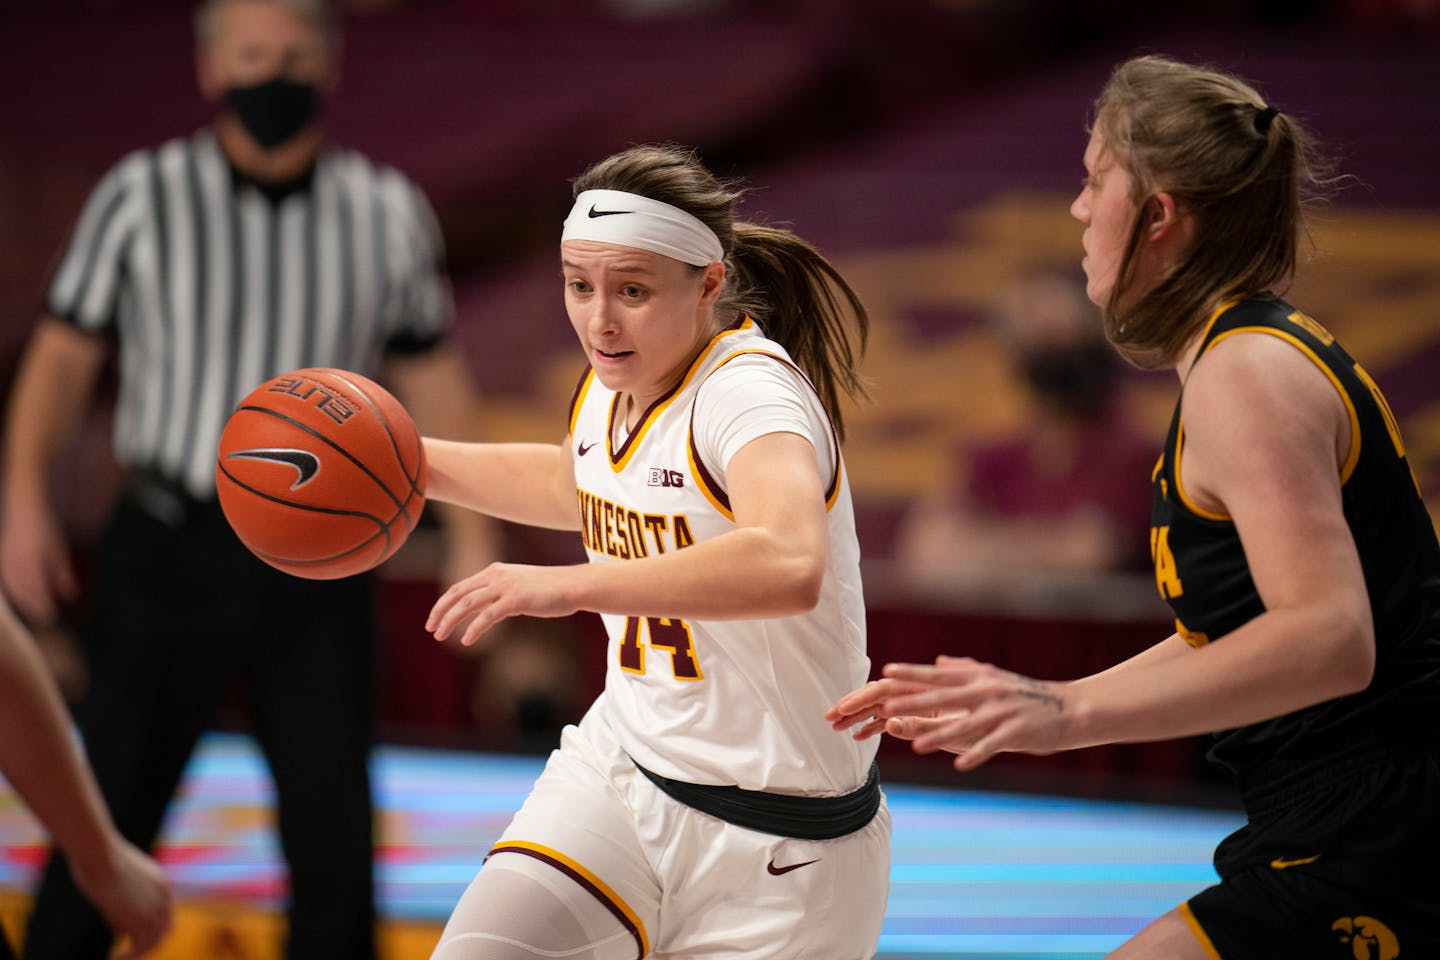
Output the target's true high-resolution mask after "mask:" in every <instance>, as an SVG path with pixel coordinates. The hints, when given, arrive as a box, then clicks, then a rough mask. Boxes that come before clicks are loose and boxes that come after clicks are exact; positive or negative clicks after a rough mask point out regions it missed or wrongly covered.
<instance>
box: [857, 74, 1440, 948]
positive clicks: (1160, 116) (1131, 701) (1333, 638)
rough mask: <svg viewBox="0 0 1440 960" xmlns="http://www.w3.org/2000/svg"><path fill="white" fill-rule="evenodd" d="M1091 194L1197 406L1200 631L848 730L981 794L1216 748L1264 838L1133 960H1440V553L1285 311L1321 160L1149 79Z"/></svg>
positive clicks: (1354, 400) (1117, 93) (1119, 326)
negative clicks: (1067, 768) (1043, 761)
mask: <svg viewBox="0 0 1440 960" xmlns="http://www.w3.org/2000/svg"><path fill="white" fill-rule="evenodd" d="M1085 168H1086V179H1085V184H1084V187H1083V189H1082V191H1081V193H1080V195H1079V197H1078V198H1077V199H1076V200H1075V203H1074V204H1073V206H1072V207H1071V212H1072V214H1073V215H1074V216H1075V217H1076V218H1077V219H1078V220H1079V221H1080V222H1081V223H1083V224H1084V225H1085V235H1084V240H1083V244H1084V249H1085V254H1086V257H1085V261H1084V268H1085V273H1086V277H1087V280H1088V284H1087V292H1088V294H1089V296H1090V298H1091V300H1093V301H1094V302H1095V303H1096V304H1098V305H1100V306H1101V307H1102V308H1103V315H1104V322H1105V327H1106V333H1107V335H1108V336H1109V338H1110V340H1111V342H1112V343H1114V344H1115V346H1116V347H1117V349H1119V350H1120V352H1121V353H1122V354H1124V355H1125V356H1126V357H1127V358H1128V359H1130V360H1131V361H1132V362H1134V363H1136V364H1137V365H1139V366H1143V367H1147V368H1152V369H1158V368H1172V369H1174V370H1175V371H1176V373H1177V374H1178V375H1179V377H1180V381H1181V384H1182V392H1181V399H1180V402H1179V403H1178V404H1177V406H1176V410H1175V416H1174V419H1173V421H1172V424H1171V428H1170V433H1169V437H1168V439H1167V441H1166V444H1165V449H1164V453H1163V455H1162V456H1161V458H1160V462H1159V463H1158V464H1157V465H1156V468H1155V472H1154V476H1153V484H1154V493H1153V498H1154V509H1153V525H1152V530H1151V535H1150V537H1151V552H1152V555H1153V557H1154V561H1155V573H1156V580H1157V583H1158V585H1159V588H1160V591H1161V593H1162V595H1164V597H1165V598H1166V599H1167V601H1169V603H1170V605H1171V607H1172V609H1173V610H1174V612H1175V616H1176V631H1175V633H1174V634H1173V635H1172V636H1171V637H1170V638H1168V639H1166V640H1164V641H1162V642H1160V643H1158V644H1156V645H1155V646H1154V647H1151V648H1150V649H1148V650H1146V651H1144V652H1142V653H1140V654H1139V655H1137V656H1135V657H1133V658H1131V659H1130V660H1128V661H1126V662H1124V663H1122V664H1119V665H1118V666H1115V667H1112V668H1110V669H1109V670H1106V671H1104V672H1102V673H1099V674H1096V675H1094V676H1090V677H1086V678H1084V679H1081V680H1076V681H1072V682H1069V683H1054V682H1043V681H1039V680H1033V679H1030V678H1027V677H1021V676H1017V675H1015V674H1012V673H1008V672H1006V671H1003V670H1000V669H997V668H996V667H994V666H991V665H988V664H982V663H977V662H974V661H972V660H968V659H962V658H952V657H940V658H938V659H937V660H936V662H935V663H934V664H933V665H916V664H890V665H888V666H887V667H886V668H885V671H884V672H885V679H882V680H879V681H875V682H873V683H871V684H868V685H867V686H865V687H862V688H861V689H860V690H857V691H855V692H854V693H851V694H849V695H847V696H846V697H844V698H842V699H841V700H840V701H838V702H837V703H836V704H835V706H834V707H832V708H831V710H830V712H829V714H828V717H829V719H830V720H831V722H832V723H833V725H834V726H835V727H836V729H849V728H855V734H854V735H855V736H856V737H868V736H874V735H876V734H878V733H880V732H882V731H883V732H887V733H890V734H891V735H893V736H897V737H901V738H903V739H907V740H912V741H913V742H914V747H915V749H916V750H917V751H919V752H922V753H925V752H931V751H935V750H942V749H943V750H948V751H951V752H953V753H955V754H956V755H957V756H956V758H955V761H954V764H955V767H956V769H959V770H971V769H974V768H975V767H977V766H978V765H980V764H981V763H984V762H985V761H986V760H987V759H989V758H990V757H991V756H993V755H994V754H996V753H998V752H1002V751H1019V752H1026V753H1050V752H1054V751H1057V750H1068V749H1074V748H1077V747H1084V746H1090V745H1094V744H1100V743H1117V742H1134V741H1147V740H1159V739H1167V738H1172V737H1181V736H1189V735H1192V734H1198V733H1213V734H1214V735H1215V742H1214V749H1213V750H1212V752H1211V757H1212V759H1214V760H1215V761H1217V762H1219V763H1221V764H1224V765H1225V766H1226V767H1228V768H1229V769H1230V770H1231V771H1232V772H1233V774H1234V776H1235V779H1236V781H1237V783H1238V784H1239V787H1240V792H1241V797H1242V800H1243V803H1244V806H1245V810H1246V813H1247V816H1248V823H1247V824H1246V825H1245V826H1244V827H1243V828H1241V829H1240V830H1239V831H1237V832H1236V833H1235V834H1233V835H1232V836H1230V837H1229V838H1227V839H1226V840H1225V841H1224V842H1222V843H1221V845H1220V847H1219V849H1218V850H1217V851H1216V854H1215V867H1216V869H1217V871H1218V872H1219V874H1220V878H1221V880H1220V882H1219V883H1218V884H1216V885H1215V886H1212V887H1210V888H1208V889H1206V890H1204V891H1202V892H1201V893H1199V894H1198V895H1196V896H1195V897H1193V898H1191V899H1190V900H1189V901H1188V902H1187V903H1184V904H1181V905H1180V906H1179V907H1177V908H1176V909H1175V910H1172V911H1170V912H1169V913H1167V914H1165V915H1164V916H1162V917H1160V918H1159V919H1157V920H1156V921H1154V922H1153V923H1151V924H1150V925H1149V926H1147V927H1146V928H1145V929H1144V930H1142V931H1140V932H1139V933H1138V934H1136V936H1135V937H1134V938H1133V939H1131V940H1130V941H1129V942H1127V943H1126V944H1124V945H1123V946H1121V947H1120V948H1119V949H1118V950H1116V951H1115V952H1114V953H1113V954H1111V956H1112V957H1113V958H1120V960H1137V958H1158V957H1165V958H1177V960H1204V958H1216V957H1221V958H1224V960H1250V958H1253V960H1261V958H1264V960H1275V958H1296V960H1299V958H1304V960H1325V958H1330V957H1333V958H1336V960H1347V958H1360V960H1395V958H1397V957H1400V956H1402V955H1403V956H1404V957H1440V872H1437V871H1436V869H1435V864H1436V863H1437V862H1440V816H1437V811H1440V546H1437V542H1436V536H1435V528H1434V525H1433V523H1432V522H1431V519H1430V517H1429V515H1428V514H1427V513H1426V510H1425V506H1424V503H1423V501H1422V500H1421V498H1420V494H1419V490H1418V488H1417V484H1416V481H1415V478H1414V475H1413V474H1412V472H1411V470H1410V467H1409V464H1408V462H1407V460H1406V458H1405V446H1404V442H1403V440H1402V438H1401V435H1400V431H1399V429H1398V427H1397V426H1396V423H1395V418H1394V416H1393V415H1392V414H1391V412H1390V409H1389V407H1388V406H1387V404H1386V402H1385V399H1384V396H1383V395H1382V394H1381V392H1380V389H1379V388H1378V387H1377V386H1376V384H1375V381H1374V380H1373V379H1371V377H1370V376H1369V374H1367V373H1366V372H1365V370H1364V369H1363V368H1362V367H1361V366H1360V365H1359V364H1357V363H1356V362H1355V361H1354V360H1353V359H1352V358H1351V357H1350V356H1349V355H1348V354H1347V353H1345V351H1344V350H1343V349H1342V348H1341V347H1340V346H1339V345H1338V344H1337V343H1336V342H1335V339H1334V337H1333V336H1331V334H1330V333H1329V332H1328V331H1327V330H1326V329H1325V328H1324V327H1323V326H1322V325H1321V324H1319V323H1317V322H1316V321H1314V320H1312V319H1311V318H1310V317H1308V316H1307V315H1305V314H1304V313H1302V312H1300V311H1299V310H1297V309H1296V308H1295V307H1293V306H1291V305H1290V304H1288V303H1286V302H1285V301H1283V300H1281V299H1279V297H1278V296H1277V295H1276V291H1277V290H1280V289H1281V288H1283V286H1284V285H1285V284H1286V283H1288V281H1289V280H1290V278H1291V275H1292V274H1293V272H1294V266H1295V260H1296V249H1297V246H1298V242H1299V237H1300V235H1301V233H1302V231H1303V229H1304V218H1303V215H1302V203H1303V200H1304V198H1305V197H1306V196H1308V195H1309V194H1310V193H1311V192H1312V191H1313V190H1315V188H1317V187H1323V186H1324V181H1323V178H1322V177H1321V176H1320V174H1319V167H1318V166H1317V164H1316V162H1315V158H1314V154H1313V151H1312V149H1311V147H1310V146H1309V143H1308V140H1307V137H1306V134H1305V132H1304V130H1303V129H1302V128H1301V126H1300V125H1299V124H1298V123H1297V122H1296V121H1295V120H1294V119H1293V118H1291V117H1289V116H1287V115H1286V114H1284V113H1280V112H1279V111H1278V110H1277V109H1276V108H1275V107H1273V106H1271V105H1269V104H1268V102H1267V101H1266V100H1265V99H1264V98H1262V97H1261V96H1260V94H1259V93H1257V92H1256V91H1255V90H1254V89H1252V88H1251V87H1250V86H1248V85H1246V84H1245V83H1243V82H1241V81H1240V80H1238V79H1236V78H1234V77H1231V76H1228V75H1225V74H1222V73H1217V72H1214V71H1211V70H1206V69H1201V68H1197V67H1193V66H1189V65H1186V64H1181V63H1177V62H1174V61H1171V60H1167V59H1164V58H1159V57H1143V58H1139V59H1137V60H1132V61H1129V62H1127V63H1124V64H1122V65H1120V66H1119V67H1118V68H1117V69H1116V71H1115V72H1114V74H1113V75H1112V77H1111V79H1110V81H1109V83H1108V84H1107V86H1106V87H1105V89H1104V90H1103V91H1102V93H1101V95H1100V98H1099V100H1098V101H1097V103H1096V109H1095V120H1094V124H1093V128H1092V132H1091V138H1090V144H1089V146H1088V148H1087V150H1086V152H1085Z"/></svg>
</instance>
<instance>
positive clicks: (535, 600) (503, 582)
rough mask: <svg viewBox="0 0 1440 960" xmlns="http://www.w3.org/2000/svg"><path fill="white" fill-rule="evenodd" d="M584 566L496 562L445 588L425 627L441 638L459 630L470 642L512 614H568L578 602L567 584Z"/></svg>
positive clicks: (448, 636)
mask: <svg viewBox="0 0 1440 960" xmlns="http://www.w3.org/2000/svg"><path fill="white" fill-rule="evenodd" d="M585 566H587V565H586V564H580V565H579V566H558V567H549V566H530V565H527V564H517V563H492V564H490V566H488V567H486V568H485V569H484V570H481V571H480V572H479V573H476V574H473V575H471V576H468V577H466V578H465V579H463V580H461V581H460V582H458V583H456V584H455V585H454V586H452V587H451V588H450V589H449V590H446V591H445V592H444V593H443V594H441V595H440V599H439V600H437V601H435V606H434V607H432V608H431V609H430V616H429V618H428V619H427V620H426V621H425V629H426V630H428V631H430V633H431V634H433V635H434V637H435V639H436V640H439V641H442V642H443V641H445V640H448V639H450V637H451V636H453V635H454V634H456V633H457V632H458V633H459V636H460V643H461V644H463V645H464V646H467V647H468V646H473V645H474V644H475V643H476V642H478V641H479V640H480V638H481V637H483V636H484V635H485V634H486V633H487V632H489V631H490V629H491V628H493V627H494V626H495V625H496V624H498V623H500V622H501V621H502V620H505V619H506V618H508V617H520V616H530V617H564V616H568V615H569V614H572V613H574V612H575V611H576V610H577V609H579V608H578V607H577V606H576V605H575V603H574V601H573V600H571V599H570V595H569V590H568V589H567V588H568V587H569V586H570V585H571V584H572V583H573V580H574V577H575V575H576V572H577V571H578V570H582V569H584V568H585Z"/></svg>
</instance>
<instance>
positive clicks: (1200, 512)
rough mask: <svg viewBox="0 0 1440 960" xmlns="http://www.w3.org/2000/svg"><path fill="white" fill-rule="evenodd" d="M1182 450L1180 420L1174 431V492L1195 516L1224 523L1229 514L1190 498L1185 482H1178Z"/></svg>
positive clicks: (1183, 438) (1183, 436)
mask: <svg viewBox="0 0 1440 960" xmlns="http://www.w3.org/2000/svg"><path fill="white" fill-rule="evenodd" d="M1184 452H1185V423H1184V421H1181V423H1180V428H1179V429H1178V430H1176V431H1175V470H1174V473H1175V494H1176V496H1178V497H1179V498H1180V502H1181V503H1183V504H1185V508H1186V509H1187V510H1189V511H1190V512H1191V513H1193V514H1195V516H1197V517H1203V518H1204V519H1206V520H1214V521H1216V522H1219V523H1225V522H1227V521H1229V519H1230V514H1228V513H1216V512H1215V511H1214V510H1206V509H1205V508H1204V507H1202V506H1200V505H1199V504H1198V503H1196V502H1195V501H1194V500H1191V499H1190V495H1189V494H1188V493H1186V492H1185V484H1183V483H1181V482H1180V455H1181V454H1182V453H1184Z"/></svg>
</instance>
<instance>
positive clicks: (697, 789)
mask: <svg viewBox="0 0 1440 960" xmlns="http://www.w3.org/2000/svg"><path fill="white" fill-rule="evenodd" d="M631 762H632V763H634V758H633V757H632V758H631ZM635 769H637V770H639V771H640V772H641V773H643V774H645V776H646V778H647V779H649V781H650V782H651V783H653V784H655V786H657V787H659V788H660V789H661V791H663V792H664V793H665V794H666V795H667V796H668V797H670V799H672V800H675V801H677V802H679V803H683V804H685V806H687V807H693V808H695V809H696V810H699V811H700V812H701V813H708V814H710V816H712V817H716V818H718V819H720V820H724V821H725V822H726V823H733V824H735V826H737V827H744V828H745V829H746V830H756V831H759V832H760V833H771V834H775V835H776V836H781V837H793V838H794V839H796V840H833V839H835V838H836V837H843V836H846V835H848V834H851V833H854V832H855V831H856V830H859V829H860V828H861V827H863V826H865V825H866V824H867V823H869V822H870V821H871V820H873V819H874V817H875V811H877V810H879V809H880V768H879V767H878V766H876V765H875V764H873V763H872V764H871V765H870V775H869V776H868V777H866V778H865V783H864V785H863V786H861V787H860V788H859V789H858V790H855V791H853V792H851V793H847V794H845V795H844V796H841V797H795V796H790V795H788V794H783V793H765V792H764V791H761V790H744V789H742V788H740V787H716V786H711V785H708V784H703V783H686V782H685V781H683V780H671V779H670V778H669V777H662V776H660V774H658V773H655V772H653V771H650V770H646V769H645V768H644V767H642V766H640V764H638V763H636V764H635Z"/></svg>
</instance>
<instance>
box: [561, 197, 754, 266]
mask: <svg viewBox="0 0 1440 960" xmlns="http://www.w3.org/2000/svg"><path fill="white" fill-rule="evenodd" d="M560 240H561V242H562V243H563V242H564V241H566V240H596V241H599V242H600V243H614V244H619V245H620V246H622V247H636V248H638V249H641V250H649V251H650V252H651V253H658V254H661V255H662V256H666V257H671V258H673V259H676V260H679V261H680V262H682V263H688V264H690V265H691V266H695V267H703V266H707V265H709V264H712V263H714V262H715V261H716V260H724V259H725V250H724V248H722V247H721V246H720V238H719V237H717V236H715V231H714V230H711V229H710V228H709V227H707V226H705V224H703V223H701V222H700V221H699V220H697V219H696V218H695V217H692V216H691V215H690V214H688V213H686V212H685V211H684V210H681V209H680V208H679V207H673V206H671V205H670V204H668V203H662V202H661V201H659V200H651V199H650V198H649V197H642V196H640V195H639V194H635V193H625V192H623V191H620V190H586V191H585V192H584V193H582V194H580V196H578V197H576V198H575V206H573V207H572V208H570V216H568V217H566V218H565V232H564V233H563V234H561V236H560Z"/></svg>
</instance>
